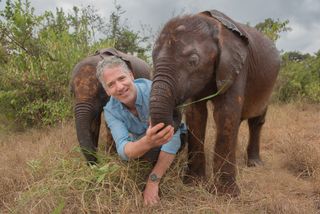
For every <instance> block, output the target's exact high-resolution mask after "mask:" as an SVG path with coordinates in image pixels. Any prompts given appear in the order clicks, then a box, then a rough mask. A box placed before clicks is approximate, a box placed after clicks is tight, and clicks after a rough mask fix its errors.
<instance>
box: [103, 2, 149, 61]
mask: <svg viewBox="0 0 320 214" xmlns="http://www.w3.org/2000/svg"><path fill="white" fill-rule="evenodd" d="M114 4H115V11H113V12H112V13H111V15H110V19H109V24H108V30H107V32H106V35H107V39H111V40H113V41H114V47H115V48H116V49H118V50H120V51H123V52H126V53H130V54H135V55H137V56H138V57H140V58H142V59H144V60H147V56H146V53H147V52H148V51H150V49H151V44H149V43H148V39H149V37H146V36H145V37H141V36H140V32H135V31H133V30H131V29H130V27H129V26H128V25H127V24H126V23H125V22H124V23H122V22H121V16H122V15H123V14H124V13H125V11H124V10H122V7H121V5H119V4H117V2H115V3H114Z"/></svg>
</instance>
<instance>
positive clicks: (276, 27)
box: [255, 18, 291, 42]
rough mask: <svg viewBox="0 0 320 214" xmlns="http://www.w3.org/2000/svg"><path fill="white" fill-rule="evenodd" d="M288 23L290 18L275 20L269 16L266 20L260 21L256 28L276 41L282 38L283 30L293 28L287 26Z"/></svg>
mask: <svg viewBox="0 0 320 214" xmlns="http://www.w3.org/2000/svg"><path fill="white" fill-rule="evenodd" d="M288 24H289V20H285V21H283V22H282V21H280V20H279V19H278V20H277V21H274V20H273V19H271V18H268V19H265V20H264V22H261V23H258V24H257V25H256V26H255V28H256V29H258V30H259V31H260V32H262V33H263V34H265V35H266V36H267V37H269V38H270V39H271V40H272V41H274V42H275V41H277V40H278V39H279V38H280V33H281V32H286V31H290V30H291V28H290V27H287V25H288Z"/></svg>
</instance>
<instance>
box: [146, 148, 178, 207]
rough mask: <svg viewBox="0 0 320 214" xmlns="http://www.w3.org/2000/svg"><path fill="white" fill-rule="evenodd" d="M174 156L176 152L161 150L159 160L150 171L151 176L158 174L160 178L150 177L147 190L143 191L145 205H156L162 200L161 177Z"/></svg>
mask: <svg viewBox="0 0 320 214" xmlns="http://www.w3.org/2000/svg"><path fill="white" fill-rule="evenodd" d="M174 158H175V155H174V154H170V153H167V152H164V151H160V154H159V157H158V161H157V163H156V165H155V166H154V168H153V169H152V171H151V173H150V175H151V176H152V175H156V176H157V177H158V178H159V179H158V180H156V181H152V180H151V179H150V178H148V180H147V184H146V187H145V190H144V192H143V198H144V204H145V205H154V204H156V203H158V202H159V201H160V198H159V183H160V178H161V177H162V176H163V175H164V174H165V173H166V171H167V169H168V168H169V167H170V165H171V163H172V162H173V160H174Z"/></svg>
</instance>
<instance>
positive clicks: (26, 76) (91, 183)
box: [0, 0, 320, 213]
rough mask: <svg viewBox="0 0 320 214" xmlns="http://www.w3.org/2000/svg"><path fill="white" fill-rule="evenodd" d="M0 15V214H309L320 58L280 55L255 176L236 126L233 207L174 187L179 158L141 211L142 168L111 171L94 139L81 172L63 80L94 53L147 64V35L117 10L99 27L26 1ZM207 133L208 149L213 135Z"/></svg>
mask: <svg viewBox="0 0 320 214" xmlns="http://www.w3.org/2000/svg"><path fill="white" fill-rule="evenodd" d="M0 4H1V5H3V8H2V7H1V8H0V150H1V151H2V155H1V156H0V162H1V163H2V165H1V167H0V174H1V176H0V213H113V212H116V213H118V212H120V213H150V212H151V211H152V212H154V213H318V212H320V164H319V161H318V158H319V157H320V150H319V148H320V141H319V139H320V135H319V131H318V130H320V123H319V121H320V106H319V103H320V50H319V51H318V52H317V53H314V54H303V53H300V52H283V51H282V52H281V57H282V66H281V71H280V75H279V78H278V81H277V85H276V88H275V91H274V95H273V99H272V103H273V105H272V106H271V107H270V110H269V114H268V116H267V123H266V125H265V128H264V131H263V136H262V157H263V159H264V161H265V166H263V167H258V168H254V169H252V168H247V167H246V166H245V158H244V156H245V150H246V149H245V145H246V142H247V140H248V133H247V127H244V126H245V124H243V125H242V126H241V130H240V136H239V147H238V150H239V151H238V181H239V185H240V187H241V191H242V194H241V196H240V197H239V198H236V199H230V198H226V197H220V196H216V195H212V194H210V193H208V192H207V191H206V188H205V185H206V184H205V183H201V182H199V183H198V184H195V185H192V186H189V185H185V184H183V182H182V177H183V174H184V170H183V169H184V167H185V165H186V162H185V161H186V158H185V155H186V154H185V151H184V152H182V153H181V154H180V155H179V157H178V158H177V160H176V162H175V164H174V166H173V167H172V169H171V170H170V172H169V174H168V175H167V176H166V177H165V178H164V182H163V183H162V187H161V189H162V192H161V195H162V203H161V204H160V205H159V206H157V207H156V208H148V207H143V205H142V196H141V190H142V188H143V185H144V182H145V176H146V173H148V169H150V165H148V164H147V163H142V162H137V161H133V162H130V163H129V164H125V163H123V162H121V161H120V159H119V158H118V157H117V155H116V154H114V153H113V152H112V151H106V149H105V148H104V147H105V144H106V142H105V141H106V140H105V138H104V137H105V136H104V134H102V136H101V137H100V147H101V148H100V149H99V151H100V153H99V155H100V156H101V160H102V161H101V163H100V164H99V165H98V166H96V167H93V168H90V167H88V166H86V164H85V162H84V159H83V157H82V154H81V153H80V152H79V149H78V147H77V146H78V145H77V144H78V143H77V141H76V134H75V128H74V125H73V121H72V116H73V114H72V97H71V95H70V92H69V79H70V74H71V71H72V68H73V66H74V65H75V64H76V63H77V62H78V61H79V60H80V59H81V58H83V57H85V56H87V55H89V54H92V53H94V52H95V51H96V50H98V49H100V48H106V47H116V48H117V49H119V50H121V51H124V52H129V53H132V54H135V55H137V56H139V57H140V58H142V59H144V60H146V61H148V62H149V63H151V60H150V57H149V55H150V52H151V46H152V45H151V44H152V41H151V38H152V37H153V35H152V33H150V31H149V34H148V35H144V34H143V33H144V28H143V27H142V28H141V30H140V31H135V30H133V29H131V28H130V26H129V25H128V23H127V21H126V19H125V11H123V9H122V7H121V5H119V4H117V3H115V4H114V12H112V14H111V15H110V17H108V18H109V19H106V18H105V17H101V16H100V15H99V14H98V13H97V11H96V9H95V8H94V7H92V6H87V7H84V8H78V7H74V8H73V10H72V11H65V10H63V9H62V8H57V9H56V10H55V11H45V12H43V13H42V14H36V13H35V9H34V8H33V7H32V5H31V4H30V2H29V1H28V0H26V1H21V0H6V1H5V2H3V0H2V1H1V0H0ZM288 24H289V20H284V21H280V20H272V19H266V20H265V21H264V22H262V23H258V24H257V25H256V26H255V27H256V28H257V29H258V30H260V31H262V32H263V33H264V34H265V35H266V36H268V37H269V38H271V39H272V40H273V41H276V40H277V39H279V38H280V36H281V33H282V32H284V31H288V30H290V28H289V27H288ZM209 107H210V106H209ZM211 122H212V121H211ZM103 128H104V127H102V131H104V129H103ZM207 134H208V135H209V139H214V129H208V130H207ZM205 146H207V148H208V149H206V151H210V149H212V148H213V146H212V145H211V146H210V143H207V142H206V143H205ZM207 161H209V162H210V160H207Z"/></svg>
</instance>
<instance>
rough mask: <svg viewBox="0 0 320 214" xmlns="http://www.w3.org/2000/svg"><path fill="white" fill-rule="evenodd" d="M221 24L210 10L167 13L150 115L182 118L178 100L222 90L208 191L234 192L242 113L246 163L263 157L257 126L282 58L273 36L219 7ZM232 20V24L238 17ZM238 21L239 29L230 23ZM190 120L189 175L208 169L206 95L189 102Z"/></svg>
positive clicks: (155, 53)
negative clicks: (246, 140) (245, 128)
mask: <svg viewBox="0 0 320 214" xmlns="http://www.w3.org/2000/svg"><path fill="white" fill-rule="evenodd" d="M215 12H216V13H218V14H219V16H222V17H223V20H224V21H225V22H227V23H224V24H222V22H221V21H219V20H218V19H216V18H213V17H212V16H211V14H210V12H208V11H206V12H203V13H200V14H197V15H191V16H183V17H177V18H173V19H172V20H170V21H169V22H168V23H167V24H166V25H165V26H164V28H163V29H162V31H161V32H160V35H159V37H158V39H157V40H156V43H155V46H154V49H153V63H154V66H155V73H154V78H153V84H152V90H151V98H150V116H151V122H152V125H154V124H157V123H159V122H164V123H165V124H174V125H175V128H177V127H176V126H177V124H179V123H180V121H179V116H176V115H177V113H176V107H177V106H178V105H180V104H182V103H184V102H185V101H186V100H187V99H189V100H188V102H189V101H194V100H198V99H200V98H203V97H205V96H208V95H211V94H213V93H215V92H217V91H218V90H221V94H220V95H219V96H217V97H215V98H212V99H211V100H210V102H212V103H213V106H214V112H213V115H214V120H215V123H216V131H217V134H216V139H215V149H214V154H212V155H214V159H213V160H214V162H213V175H214V178H215V183H214V184H215V185H211V187H212V189H211V191H217V192H218V193H226V194H230V195H232V196H235V195H238V194H239V193H240V191H239V188H238V186H237V184H236V168H235V166H236V155H235V151H236V143H237V135H238V130H239V126H240V123H241V121H243V120H248V125H249V132H250V139H249V144H248V147H247V155H248V162H247V163H248V166H256V165H258V164H261V163H262V162H261V159H260V155H259V142H260V131H261V127H262V125H263V124H264V121H265V115H266V111H267V105H268V100H269V98H270V95H271V92H272V89H273V86H274V84H275V81H276V77H277V75H278V71H279V67H280V58H279V54H278V51H277V50H276V48H275V46H274V44H273V43H272V41H270V40H269V39H268V38H266V37H265V36H263V35H262V34H261V33H259V32H258V31H257V30H255V29H254V28H251V27H248V26H246V25H243V24H240V23H236V22H234V21H232V20H231V19H230V18H228V17H226V16H225V15H224V14H221V13H220V12H218V11H215ZM233 24H234V25H233ZM226 25H227V26H228V27H229V28H235V27H237V29H233V30H231V29H228V28H227V27H226ZM186 109H187V113H186V119H187V125H188V127H189V133H188V152H189V175H191V177H193V176H200V177H202V176H205V175H206V174H207V175H208V174H212V173H210V172H209V173H208V172H207V173H205V156H204V150H203V149H204V147H203V142H204V141H205V139H204V138H205V130H206V122H207V115H208V112H207V108H206V102H199V103H196V104H192V105H191V106H189V107H187V108H186Z"/></svg>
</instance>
